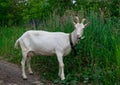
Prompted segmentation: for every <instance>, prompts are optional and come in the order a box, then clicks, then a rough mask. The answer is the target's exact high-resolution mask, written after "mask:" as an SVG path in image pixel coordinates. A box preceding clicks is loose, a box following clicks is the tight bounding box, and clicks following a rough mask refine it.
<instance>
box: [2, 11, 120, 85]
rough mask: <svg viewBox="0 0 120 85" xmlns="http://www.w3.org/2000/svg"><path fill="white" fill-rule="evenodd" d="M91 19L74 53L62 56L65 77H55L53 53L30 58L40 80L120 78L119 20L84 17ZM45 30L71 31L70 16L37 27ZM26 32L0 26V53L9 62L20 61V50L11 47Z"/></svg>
mask: <svg viewBox="0 0 120 85" xmlns="http://www.w3.org/2000/svg"><path fill="white" fill-rule="evenodd" d="M87 19H88V21H90V23H91V24H90V26H88V27H87V28H86V29H85V31H84V36H85V39H83V40H80V43H79V44H78V45H77V46H76V49H77V54H78V55H77V56H74V55H73V53H71V54H70V55H68V56H67V57H64V63H65V75H66V80H65V81H60V79H56V78H58V76H57V74H58V73H57V72H58V62H57V58H56V56H53V57H49V56H46V57H41V56H36V57H33V59H32V67H33V68H34V70H35V71H37V72H38V74H40V75H41V78H42V79H46V80H50V81H53V82H54V83H63V84H64V85H79V84H80V85H85V84H92V85H115V84H116V85H118V84H119V82H120V81H119V80H120V77H119V76H120V43H119V42H120V38H119V36H120V28H119V27H120V20H119V19H117V18H114V17H111V18H108V19H106V21H105V19H104V16H101V17H98V15H97V14H95V13H90V14H89V15H88V16H87ZM39 29H43V30H47V31H62V32H67V33H69V32H72V30H73V29H74V27H73V25H72V23H71V20H70V17H65V16H64V17H62V18H61V17H60V16H57V15H53V16H51V18H50V19H49V20H48V21H46V22H44V23H43V25H41V26H39V28H38V30H39ZM25 31H26V29H25V28H22V27H11V28H5V27H1V28H0V56H2V58H4V59H7V60H8V61H11V62H14V63H18V64H20V61H21V56H22V55H21V51H20V49H19V50H15V49H14V43H15V41H16V40H17V38H18V37H20V36H21V35H22V34H23V33H24V32H25Z"/></svg>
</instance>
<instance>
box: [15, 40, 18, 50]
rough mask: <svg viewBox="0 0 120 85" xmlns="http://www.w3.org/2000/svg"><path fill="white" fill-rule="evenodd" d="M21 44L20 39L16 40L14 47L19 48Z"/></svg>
mask: <svg viewBox="0 0 120 85" xmlns="http://www.w3.org/2000/svg"><path fill="white" fill-rule="evenodd" d="M18 46H19V39H18V40H17V41H16V42H15V45H14V48H16V49H18Z"/></svg>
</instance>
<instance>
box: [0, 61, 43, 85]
mask: <svg viewBox="0 0 120 85" xmlns="http://www.w3.org/2000/svg"><path fill="white" fill-rule="evenodd" d="M27 76H28V80H23V79H22V77H21V69H20V68H19V67H18V66H17V65H15V64H11V63H8V62H6V61H3V60H0V85H43V84H42V83H41V82H40V81H39V77H37V76H35V75H29V74H27Z"/></svg>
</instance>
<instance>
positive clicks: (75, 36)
mask: <svg viewBox="0 0 120 85" xmlns="http://www.w3.org/2000/svg"><path fill="white" fill-rule="evenodd" d="M71 41H72V43H73V46H75V45H76V44H77V43H78V38H77V34H76V30H74V31H73V32H72V33H71Z"/></svg>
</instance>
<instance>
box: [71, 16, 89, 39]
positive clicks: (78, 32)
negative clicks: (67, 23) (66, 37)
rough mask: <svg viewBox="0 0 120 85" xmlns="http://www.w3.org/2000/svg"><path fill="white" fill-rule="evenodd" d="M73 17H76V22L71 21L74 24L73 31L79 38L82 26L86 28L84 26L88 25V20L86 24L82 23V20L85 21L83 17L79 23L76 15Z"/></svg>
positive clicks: (82, 29)
mask: <svg viewBox="0 0 120 85" xmlns="http://www.w3.org/2000/svg"><path fill="white" fill-rule="evenodd" d="M75 18H76V20H77V22H76V23H75V22H74V21H73V24H74V27H75V32H76V35H77V38H78V39H80V37H81V36H82V34H83V31H84V28H86V26H88V25H89V22H88V23H86V24H84V22H85V20H86V19H85V18H83V19H82V21H81V23H80V21H79V18H78V17H75Z"/></svg>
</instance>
